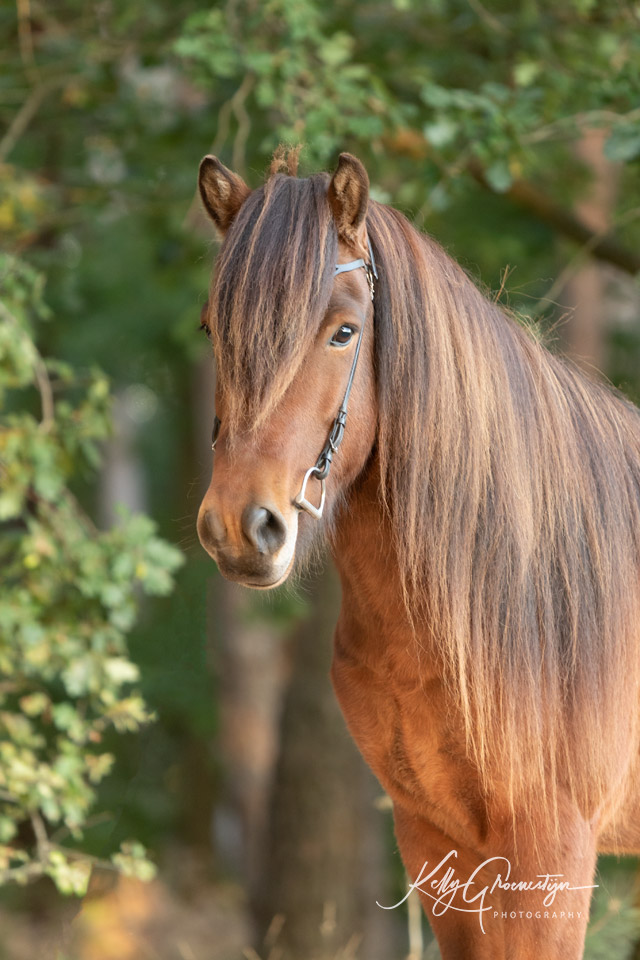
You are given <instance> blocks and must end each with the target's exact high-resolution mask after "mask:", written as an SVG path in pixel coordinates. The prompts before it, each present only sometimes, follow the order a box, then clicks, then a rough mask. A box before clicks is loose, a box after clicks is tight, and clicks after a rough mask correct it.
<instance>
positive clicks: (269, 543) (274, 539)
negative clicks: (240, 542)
mask: <svg viewBox="0 0 640 960" xmlns="http://www.w3.org/2000/svg"><path fill="white" fill-rule="evenodd" d="M242 531H243V533H244V535H245V537H246V538H247V540H248V541H249V543H250V544H251V545H252V546H254V547H255V548H256V550H257V551H258V553H276V552H277V551H278V550H279V549H280V547H281V546H282V544H283V543H284V542H285V540H286V539H287V528H286V527H285V524H284V520H283V519H282V517H281V516H280V514H278V513H274V512H273V511H271V510H267V509H266V507H258V506H256V505H255V504H253V503H251V504H249V506H248V507H245V510H244V513H243V514H242Z"/></svg>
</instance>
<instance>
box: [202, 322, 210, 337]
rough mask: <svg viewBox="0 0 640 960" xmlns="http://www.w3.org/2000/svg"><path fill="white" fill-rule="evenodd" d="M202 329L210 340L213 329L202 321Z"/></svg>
mask: <svg viewBox="0 0 640 960" xmlns="http://www.w3.org/2000/svg"><path fill="white" fill-rule="evenodd" d="M200 330H204V332H205V333H206V335H207V337H208V338H209V340H211V330H210V329H209V324H208V323H205V322H204V321H202V323H201V324H200Z"/></svg>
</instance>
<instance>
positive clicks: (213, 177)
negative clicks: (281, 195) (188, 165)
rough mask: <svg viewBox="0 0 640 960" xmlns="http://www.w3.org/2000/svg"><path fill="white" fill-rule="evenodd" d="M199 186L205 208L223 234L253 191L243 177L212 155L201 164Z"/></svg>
mask: <svg viewBox="0 0 640 960" xmlns="http://www.w3.org/2000/svg"><path fill="white" fill-rule="evenodd" d="M198 188H199V190H200V196H201V197H202V202H203V204H204V208H205V210H206V211H207V213H208V214H209V216H210V217H211V219H212V220H213V222H214V223H215V225H216V227H217V228H218V230H219V231H220V233H223V234H224V233H226V232H227V230H228V229H229V227H230V226H231V224H232V223H233V220H234V218H235V216H236V214H237V212H238V210H239V209H240V207H241V206H242V204H243V203H244V201H245V200H246V199H247V197H248V196H249V194H250V192H251V191H250V190H249V187H248V186H247V185H246V183H245V182H244V180H243V179H242V177H239V176H238V175H237V174H235V173H232V172H231V170H227V168H226V167H225V165H224V164H223V163H220V161H219V160H218V158H217V157H211V156H208V157H205V158H204V160H203V161H202V163H201V164H200V170H199V171H198Z"/></svg>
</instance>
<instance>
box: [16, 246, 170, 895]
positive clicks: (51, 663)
mask: <svg viewBox="0 0 640 960" xmlns="http://www.w3.org/2000/svg"><path fill="white" fill-rule="evenodd" d="M0 275H1V277H2V300H1V301H0V401H1V403H2V407H3V409H4V411H5V412H4V415H3V418H2V422H1V426H0V471H1V477H2V484H1V487H0V524H1V526H0V566H1V567H2V570H3V583H2V590H1V593H0V678H1V679H0V844H1V846H0V883H4V882H7V881H10V880H13V881H17V882H19V883H24V882H26V881H27V880H30V879H33V878H35V877H38V876H41V875H43V874H44V875H48V876H50V877H52V878H53V880H54V881H55V883H56V885H57V886H58V888H59V889H60V890H61V891H62V892H64V893H76V894H81V893H83V892H84V890H85V888H86V884H87V881H88V877H89V871H90V867H91V863H92V862H93V858H90V857H88V856H87V855H86V852H83V849H82V839H83V831H84V829H85V827H86V825H87V822H88V817H89V814H90V812H91V808H92V806H93V804H94V801H95V798H96V786H97V785H98V784H99V783H100V781H101V780H102V779H103V778H104V777H105V776H106V775H107V774H108V773H109V771H110V770H111V767H112V764H113V761H114V757H113V755H112V754H111V753H110V752H108V751H106V750H105V749H104V746H103V739H104V736H105V732H106V731H107V730H108V729H109V728H115V730H117V731H118V732H120V733H125V732H135V731H137V730H138V729H139V728H140V726H141V724H144V723H146V722H147V721H148V720H150V719H151V714H150V713H149V711H148V709H147V707H146V706H145V704H144V701H143V699H142V697H141V695H140V692H139V690H138V689H136V687H135V686H132V685H133V684H136V682H137V681H138V679H139V674H138V668H137V667H136V666H135V664H134V663H132V662H131V660H130V659H129V656H128V652H127V643H126V639H127V633H128V631H130V630H131V628H132V627H133V625H134V622H135V619H136V616H137V613H138V608H139V606H140V600H141V594H149V595H158V594H165V593H168V592H169V591H170V590H171V588H172V584H173V580H172V574H173V572H174V571H175V570H176V569H177V567H178V566H179V564H180V563H181V561H182V557H181V554H180V553H179V552H178V551H177V550H176V549H175V548H174V547H171V546H170V545H169V544H167V543H165V542H164V541H162V540H161V539H159V538H158V537H157V536H156V535H155V530H154V525H153V524H152V523H151V521H150V520H148V519H147V518H146V517H144V516H134V517H131V518H123V522H122V523H121V524H120V525H119V526H116V527H114V528H113V529H112V530H109V531H106V532H100V531H98V530H97V529H96V528H95V527H94V526H93V524H92V523H91V521H90V520H89V518H88V517H87V516H86V514H85V513H84V512H83V510H82V509H81V508H80V506H79V505H78V503H77V501H76V499H75V498H74V496H73V494H72V492H71V490H70V488H69V484H70V483H71V482H73V480H74V477H76V475H77V474H78V473H84V472H87V471H93V470H95V469H96V468H97V466H98V465H99V460H100V456H99V453H100V444H101V442H102V441H103V440H104V439H105V437H106V436H107V433H108V430H109V386H108V382H107V380H106V378H105V377H104V375H103V374H101V373H100V372H99V371H97V370H93V371H92V372H91V373H90V374H89V375H88V376H86V377H80V376H79V375H78V374H77V373H75V372H74V371H73V370H72V369H71V367H70V366H69V365H67V364H65V363H59V362H56V361H52V360H46V361H45V360H43V358H42V357H41V356H40V354H39V353H38V351H37V349H36V347H35V345H34V340H33V334H34V330H33V326H34V320H37V319H48V318H49V311H48V310H47V308H46V306H45V303H44V301H43V298H42V288H43V278H42V276H41V275H39V274H38V273H37V272H36V271H34V270H33V269H32V268H31V267H29V266H28V265H27V264H25V263H23V262H21V261H19V260H17V259H15V258H13V257H10V256H3V257H2V258H1V260H0ZM33 385H35V386H36V387H37V388H38V391H39V394H40V404H41V415H40V416H39V417H38V416H36V415H34V413H33V411H32V407H33V404H32V396H31V395H30V390H29V388H30V387H32V386H33ZM111 865H112V866H113V867H115V868H117V869H120V870H122V871H124V872H126V873H130V874H134V875H137V876H140V877H147V876H150V875H152V872H153V867H152V865H151V864H150V863H149V861H148V860H147V859H146V857H145V851H144V849H143V848H142V847H141V846H140V844H136V843H129V844H127V845H126V846H124V847H123V848H122V849H121V850H120V851H119V852H116V853H114V854H113V855H112V857H111Z"/></svg>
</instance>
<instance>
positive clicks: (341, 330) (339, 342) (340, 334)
mask: <svg viewBox="0 0 640 960" xmlns="http://www.w3.org/2000/svg"><path fill="white" fill-rule="evenodd" d="M354 333H355V330H354V329H353V327H350V326H349V325H348V324H347V323H343V324H342V326H341V327H338V329H337V330H336V332H335V333H334V335H333V336H332V337H331V340H330V341H329V343H330V344H331V345H332V346H334V347H346V345H347V344H348V343H349V342H350V341H351V337H352V336H353V335H354Z"/></svg>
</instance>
